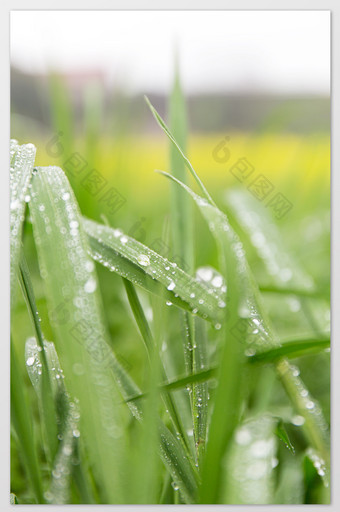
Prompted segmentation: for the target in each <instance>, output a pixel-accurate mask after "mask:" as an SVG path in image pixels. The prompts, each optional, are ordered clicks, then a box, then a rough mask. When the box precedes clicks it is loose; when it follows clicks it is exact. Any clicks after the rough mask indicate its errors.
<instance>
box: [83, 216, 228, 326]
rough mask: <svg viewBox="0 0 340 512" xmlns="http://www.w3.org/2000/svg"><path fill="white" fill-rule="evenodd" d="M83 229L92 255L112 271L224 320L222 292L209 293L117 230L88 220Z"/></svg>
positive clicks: (179, 303)
mask: <svg viewBox="0 0 340 512" xmlns="http://www.w3.org/2000/svg"><path fill="white" fill-rule="evenodd" d="M83 226H84V229H85V231H86V233H87V234H88V236H89V237H90V246H91V250H90V254H91V256H92V257H93V258H94V259H95V260H96V261H98V262H99V263H102V264H103V265H104V266H105V267H107V268H108V269H109V270H111V271H113V272H117V273H118V274H120V275H121V276H123V277H125V278H126V279H128V280H129V281H132V282H133V283H134V284H136V285H138V286H142V287H143V288H145V289H146V290H148V291H151V292H152V293H155V294H157V295H161V296H162V297H164V298H165V299H166V300H168V301H170V302H171V304H174V305H177V306H179V307H181V308H183V309H186V310H188V311H191V312H192V313H195V314H196V313H197V314H199V315H200V316H202V318H204V319H210V320H215V321H216V320H217V319H218V318H220V317H221V310H222V309H223V308H224V307H225V302H224V301H223V298H224V294H223V293H222V292H221V290H219V289H215V288H211V290H210V293H209V290H208V289H207V288H206V287H205V286H203V285H202V284H201V283H199V282H198V281H197V280H196V279H194V278H193V277H191V276H189V275H188V274H186V273H185V272H184V271H183V270H182V269H180V268H179V267H178V266H177V265H176V263H173V262H170V261H169V260H168V259H166V258H163V257H162V256H160V255H159V254H157V253H156V252H154V251H153V250H151V249H149V248H148V247H146V246H145V245H143V244H141V243H140V242H138V241H137V240H134V239H133V238H131V237H129V236H127V235H125V234H123V233H122V232H121V231H120V230H118V229H112V228H110V227H108V226H103V225H101V224H98V223H97V222H94V221H91V220H88V219H84V221H83ZM159 284H160V285H161V286H159Z"/></svg>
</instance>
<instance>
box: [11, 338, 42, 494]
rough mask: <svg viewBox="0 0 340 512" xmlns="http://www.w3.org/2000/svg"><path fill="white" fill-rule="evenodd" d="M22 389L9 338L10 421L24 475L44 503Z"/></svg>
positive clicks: (27, 410) (27, 409) (30, 420)
mask: <svg viewBox="0 0 340 512" xmlns="http://www.w3.org/2000/svg"><path fill="white" fill-rule="evenodd" d="M24 389H25V383H24V380H23V377H22V375H21V372H20V365H19V363H18V360H17V355H16V353H15V349H14V346H13V341H12V340H11V422H12V425H13V427H14V430H15V432H16V435H17V439H18V443H19V446H20V452H21V456H22V459H23V462H24V467H25V471H26V476H27V479H28V481H29V483H30V486H31V489H32V492H33V495H34V496H35V500H36V502H37V503H44V502H45V500H44V496H43V487H42V480H41V474H40V466H39V463H38V455H37V449H36V437H35V431H34V428H33V418H32V415H31V410H30V408H29V402H28V400H27V396H26V393H25V391H24Z"/></svg>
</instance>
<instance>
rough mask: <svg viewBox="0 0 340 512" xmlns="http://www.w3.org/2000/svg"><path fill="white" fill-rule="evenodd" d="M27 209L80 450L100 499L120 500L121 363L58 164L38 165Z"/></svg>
mask: <svg viewBox="0 0 340 512" xmlns="http://www.w3.org/2000/svg"><path fill="white" fill-rule="evenodd" d="M30 211H31V215H32V223H33V234H34V239H35V242H36V246H37V252H38V258H39V266H40V272H41V275H42V277H43V279H44V282H45V289H46V296H47V299H48V307H49V314H50V318H51V322H52V327H53V331H54V336H55V343H56V347H57V350H58V355H59V357H60V360H61V364H62V367H63V368H64V371H65V375H66V377H67V386H68V389H69V392H70V394H71V396H72V397H75V398H77V399H78V400H79V408H80V415H81V422H80V431H81V432H82V434H83V436H84V442H85V446H86V451H87V454H88V456H89V459H90V463H91V465H92V467H93V470H94V474H95V477H96V478H97V479H98V481H99V482H101V489H102V493H103V497H102V499H103V502H104V503H121V502H124V497H123V492H124V482H123V481H122V480H121V475H120V473H119V461H120V460H121V458H122V457H123V453H124V446H125V438H124V427H125V425H126V424H127V419H128V415H127V411H125V410H124V409H123V408H122V407H120V406H119V402H120V401H121V399H120V393H119V392H118V390H117V385H116V382H115V380H114V378H113V374H112V370H111V369H112V368H117V367H119V364H118V362H117V360H116V359H115V357H114V355H113V353H112V351H111V350H110V348H109V346H108V334H107V331H106V327H105V325H104V323H103V320H102V317H101V311H102V307H101V301H100V296H99V294H98V291H97V289H96V288H97V278H96V274H95V270H94V264H93V262H92V261H91V260H90V259H89V257H88V245H87V237H86V235H85V233H84V232H83V229H82V225H81V217H80V212H79V209H78V206H77V203H76V201H75V198H74V195H73V192H72V190H71V188H70V186H69V183H68V180H67V178H66V176H65V175H64V173H63V172H62V171H61V169H59V168H57V167H48V168H37V169H36V171H35V173H34V176H33V180H32V200H31V203H30ZM52 247H58V250H57V251H56V250H52ZM94 411H95V412H94Z"/></svg>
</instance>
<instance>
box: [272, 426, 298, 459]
mask: <svg viewBox="0 0 340 512" xmlns="http://www.w3.org/2000/svg"><path fill="white" fill-rule="evenodd" d="M275 434H276V435H277V437H278V438H279V439H281V441H282V442H283V443H284V444H285V446H286V447H287V448H288V450H289V451H290V452H291V453H292V454H293V455H294V454H295V448H294V446H293V445H292V443H291V440H290V439H289V436H288V433H287V430H286V429H285V426H284V423H283V421H282V419H281V418H279V419H278V423H277V426H276V430H275Z"/></svg>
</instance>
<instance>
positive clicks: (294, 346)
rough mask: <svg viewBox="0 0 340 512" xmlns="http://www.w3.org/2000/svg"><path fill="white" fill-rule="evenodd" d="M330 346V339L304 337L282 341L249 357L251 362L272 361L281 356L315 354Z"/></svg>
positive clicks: (291, 356)
mask: <svg viewBox="0 0 340 512" xmlns="http://www.w3.org/2000/svg"><path fill="white" fill-rule="evenodd" d="M329 347H330V339H329V338H328V339H323V340H320V339H317V338H315V339H310V338H308V339H305V340H292V341H286V342H284V343H283V344H282V345H281V346H280V347H275V348H272V349H269V350H265V351H263V352H257V353H256V354H254V355H253V356H250V357H249V361H250V362H252V363H272V362H275V361H277V360H278V359H280V358H281V357H289V358H295V357H302V356H308V355H310V354H315V353H318V352H321V351H323V350H326V349H328V348H329Z"/></svg>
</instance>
